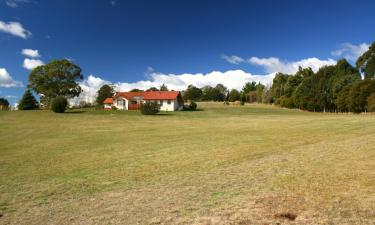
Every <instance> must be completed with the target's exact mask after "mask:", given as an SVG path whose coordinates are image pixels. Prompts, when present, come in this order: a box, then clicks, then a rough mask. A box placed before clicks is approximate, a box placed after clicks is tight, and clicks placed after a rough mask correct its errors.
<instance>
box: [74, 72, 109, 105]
mask: <svg viewBox="0 0 375 225" xmlns="http://www.w3.org/2000/svg"><path fill="white" fill-rule="evenodd" d="M104 84H110V82H109V81H106V80H103V79H101V78H99V77H96V76H94V75H89V76H88V77H87V79H85V80H84V81H82V82H79V85H80V86H81V88H82V93H81V94H80V96H79V97H75V98H73V99H71V100H70V101H69V103H70V105H78V104H79V102H80V101H85V102H90V103H93V102H95V100H96V96H97V91H98V90H99V88H100V87H101V86H103V85H104Z"/></svg>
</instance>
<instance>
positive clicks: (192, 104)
mask: <svg viewBox="0 0 375 225" xmlns="http://www.w3.org/2000/svg"><path fill="white" fill-rule="evenodd" d="M197 107H198V105H197V103H195V102H194V101H191V102H190V104H189V109H190V110H192V111H194V110H196V109H197Z"/></svg>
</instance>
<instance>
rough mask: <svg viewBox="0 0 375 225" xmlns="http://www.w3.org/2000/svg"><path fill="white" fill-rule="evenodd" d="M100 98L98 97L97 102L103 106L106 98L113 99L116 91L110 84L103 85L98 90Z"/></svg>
mask: <svg viewBox="0 0 375 225" xmlns="http://www.w3.org/2000/svg"><path fill="white" fill-rule="evenodd" d="M97 93H98V96H97V97H96V102H97V103H98V104H99V105H101V104H103V102H104V100H105V99H106V98H111V97H112V96H113V95H114V93H115V91H114V90H113V87H111V86H110V85H108V84H105V85H103V86H102V87H101V88H100V89H99V90H98V92H97Z"/></svg>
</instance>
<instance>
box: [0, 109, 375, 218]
mask: <svg viewBox="0 0 375 225" xmlns="http://www.w3.org/2000/svg"><path fill="white" fill-rule="evenodd" d="M198 106H199V107H200V108H202V109H203V110H202V111H196V112H175V113H166V114H162V115H157V116H142V115H140V113H139V112H123V111H115V112H113V111H83V112H81V111H72V112H68V113H64V114H55V113H52V112H48V111H30V112H27V111H16V112H0V156H1V157H0V174H1V176H0V214H1V215H2V216H1V217H0V224H8V223H10V224H191V223H196V224H211V223H213V224H228V223H233V224H267V223H272V224H274V223H276V222H281V223H282V224H285V223H291V224H301V223H303V224H371V223H372V222H373V221H375V197H374V196H375V179H374V177H375V169H374V168H375V138H374V134H375V116H374V115H344V114H322V113H308V112H300V111H295V110H287V109H280V108H276V107H272V106H264V105H246V106H224V105H222V104H220V103H217V104H215V103H204V104H203V103H201V104H198ZM293 216H296V218H295V220H292V219H288V217H293Z"/></svg>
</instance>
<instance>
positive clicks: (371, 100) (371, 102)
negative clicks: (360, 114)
mask: <svg viewBox="0 0 375 225" xmlns="http://www.w3.org/2000/svg"><path fill="white" fill-rule="evenodd" d="M367 110H368V111H369V112H375V92H374V93H372V94H371V95H370V96H368V98H367Z"/></svg>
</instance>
